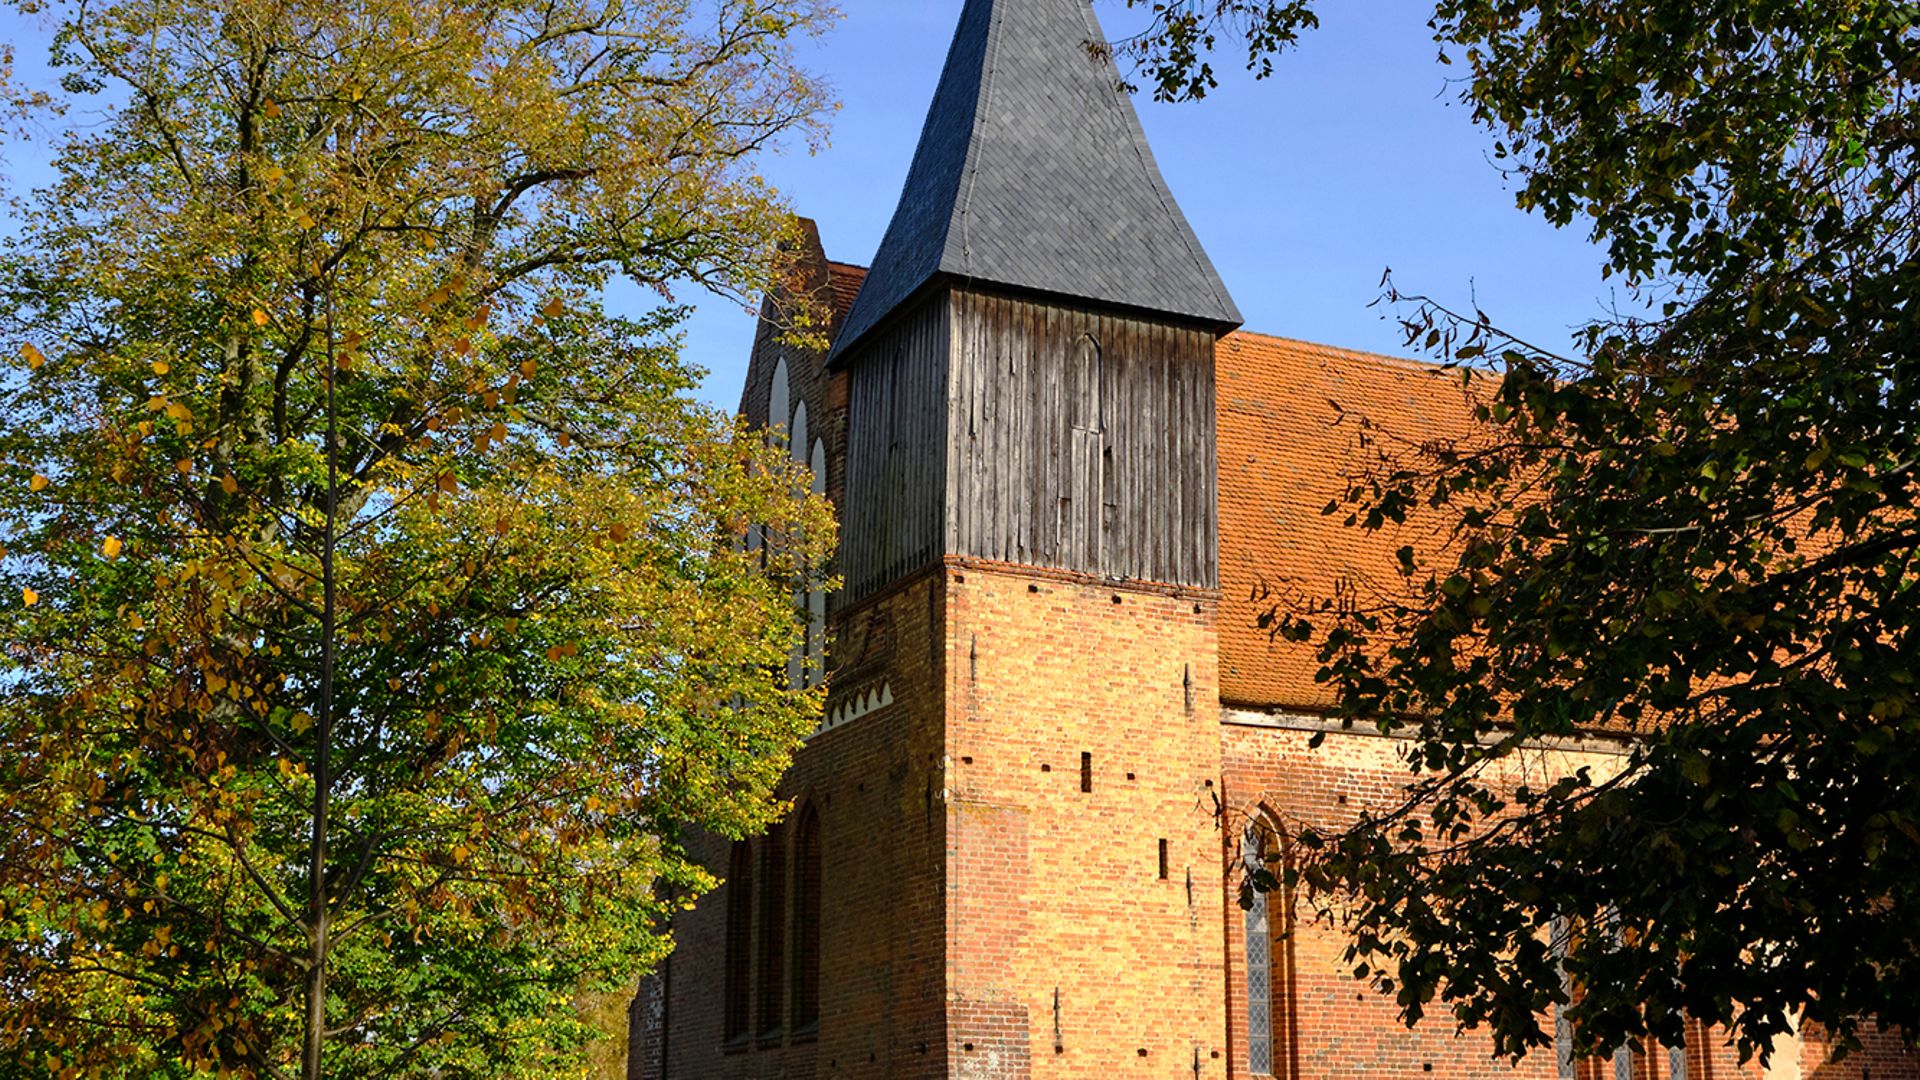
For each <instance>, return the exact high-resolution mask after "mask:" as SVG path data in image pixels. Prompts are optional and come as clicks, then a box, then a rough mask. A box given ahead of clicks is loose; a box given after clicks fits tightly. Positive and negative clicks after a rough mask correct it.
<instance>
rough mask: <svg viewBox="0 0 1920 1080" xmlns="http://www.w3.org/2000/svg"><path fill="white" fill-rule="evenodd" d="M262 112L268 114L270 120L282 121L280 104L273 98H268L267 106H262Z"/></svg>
mask: <svg viewBox="0 0 1920 1080" xmlns="http://www.w3.org/2000/svg"><path fill="white" fill-rule="evenodd" d="M260 111H261V112H263V113H266V114H267V119H269V120H278V119H280V103H279V102H277V101H275V100H273V99H272V98H268V99H267V101H266V104H264V105H262V106H260Z"/></svg>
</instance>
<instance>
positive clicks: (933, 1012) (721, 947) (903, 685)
mask: <svg viewBox="0 0 1920 1080" xmlns="http://www.w3.org/2000/svg"><path fill="white" fill-rule="evenodd" d="M941 584H942V581H941V576H940V575H939V574H938V573H937V572H935V573H929V574H923V575H920V576H919V577H918V578H915V579H910V580H909V581H907V582H904V583H903V584H902V585H900V586H899V587H897V588H895V589H893V590H891V591H889V592H887V593H885V594H882V595H880V596H877V597H875V598H873V600H872V601H870V602H869V603H867V604H864V605H862V606H861V607H860V608H859V609H857V610H854V611H851V612H848V613H847V614H846V615H845V616H844V618H843V619H842V620H841V627H842V629H841V644H842V645H843V646H844V648H845V650H846V652H848V653H849V654H851V655H850V656H848V658H847V660H846V662H845V670H844V671H842V673H841V676H840V678H839V680H838V681H837V682H836V684H835V686H836V688H835V691H834V696H833V698H832V699H831V701H830V707H831V706H834V705H837V704H838V703H839V701H840V699H841V698H842V697H843V696H846V695H852V694H860V693H864V692H865V691H867V690H868V689H869V688H877V687H878V686H880V685H882V684H884V685H887V686H889V687H890V688H891V691H892V696H893V704H892V705H890V706H887V707H884V708H881V709H878V710H877V711H875V712H873V713H871V714H869V715H866V716H863V717H861V718H860V719H858V720H854V721H851V722H849V723H847V724H845V725H843V726H841V727H839V728H836V729H834V730H830V731H823V732H821V733H820V734H818V735H816V736H814V737H813V739H812V740H811V741H810V742H809V744H808V745H807V746H806V747H805V748H803V749H802V750H801V751H800V753H799V755H798V756H797V757H796V759H795V762H794V767H793V769H792V771H791V772H790V773H789V774H788V776H787V778H786V780H785V781H784V782H783V784H782V787H781V793H782V795H783V796H784V797H786V798H788V799H792V800H794V801H795V805H796V807H797V806H799V805H800V804H802V803H811V805H812V806H814V807H815V808H816V810H817V812H818V813H819V815H820V827H821V871H822V873H821V898H820V899H821V909H822V916H821V940H820V945H821V975H820V1023H819V1027H818V1031H817V1033H814V1034H805V1033H801V1034H796V1033H794V1032H793V1031H792V1030H791V1027H792V1025H791V1023H790V1022H789V1023H788V1024H787V1025H786V1027H787V1030H785V1031H783V1033H782V1034H781V1036H780V1037H779V1038H778V1039H776V1040H772V1041H769V1042H762V1041H761V1040H760V1039H758V1038H755V1039H753V1040H751V1041H750V1042H749V1043H748V1044H747V1045H746V1046H744V1047H733V1048H729V1047H726V1046H724V1045H723V1040H722V1037H721V1027H722V1001H721V992H722V987H723V984H724V979H723V978H722V965H723V964H724V962H725V961H724V957H725V941H724V936H725V921H726V920H725V913H726V904H727V897H726V886H725V885H722V886H721V887H720V888H719V889H717V890H715V891H714V892H713V893H711V894H709V895H708V896H706V897H704V898H702V899H701V901H700V902H699V903H698V905H697V906H696V907H695V908H694V909H693V910H692V911H689V912H686V913H684V914H683V915H682V916H680V917H679V918H678V919H676V920H675V923H674V937H675V943H676V946H677V947H676V950H675V952H674V954H673V956H672V958H671V959H670V960H669V961H668V970H667V972H666V973H665V974H664V975H663V976H660V977H656V979H654V980H652V981H651V982H650V986H649V988H647V989H646V990H643V993H642V1000H643V1005H642V1007H641V1008H640V1009H639V1010H638V1011H639V1012H641V1013H642V1015H643V1017H644V1014H645V1012H646V1009H647V1005H646V1004H645V1003H646V1002H648V1000H649V999H648V995H649V994H658V993H661V990H660V986H661V985H664V986H665V988H666V989H665V991H664V993H665V998H666V1000H665V1002H664V1012H665V1016H664V1037H665V1043H666V1046H665V1051H664V1053H665V1058H666V1068H665V1071H664V1075H665V1077H668V1078H671V1080H771V1078H776V1077H795V1078H797V1077H813V1076H823V1077H829V1076H830V1077H844V1078H848V1080H856V1078H872V1080H882V1078H886V1080H892V1078H903V1080H914V1078H933V1077H943V1076H945V1075H946V1058H945V1054H946V1038H945V1018H944V1010H943V1004H942V1000H943V988H944V982H943V980H944V974H945V972H944V966H943V956H944V955H945V949H944V927H943V924H942V920H943V917H944V908H943V901H942V886H943V882H942V880H941V866H942V857H941V852H942V851H943V849H944V845H945V843H946V817H945V814H944V813H943V812H942V811H941V807H940V802H939V796H940V786H941V784H942V782H943V780H942V773H941V750H942V747H941V743H940V730H941V724H940V718H941V715H942V708H943V703H942V685H943V684H942V680H941V672H940V667H941V664H942V662H943V655H942V649H941V647H940V642H939V640H937V639H936V638H935V637H934V636H933V632H934V630H935V629H936V628H937V627H938V626H939V625H940V604H941ZM781 831H782V832H783V833H785V834H786V836H787V838H788V839H789V840H790V839H791V838H792V834H793V829H791V828H788V829H784V830H781ZM763 842H764V839H761V840H756V841H755V844H756V845H758V844H760V843H763ZM727 849H728V842H727V841H725V840H722V839H718V838H711V839H708V840H706V841H703V843H702V845H701V848H700V851H701V854H702V855H703V857H704V859H705V860H706V861H705V865H707V866H709V867H711V868H713V869H714V871H715V873H717V874H718V873H724V870H725V865H726V855H727ZM758 854H759V853H758V851H757V850H756V862H757V856H758ZM786 862H787V867H788V873H789V874H791V872H792V870H793V867H794V863H795V860H794V859H793V858H792V857H791V853H789V857H788V859H787V860H786ZM786 894H787V899H788V904H789V905H791V902H792V897H793V895H794V888H793V885H792V883H791V882H789V883H788V886H787V889H786ZM756 914H757V913H756ZM763 929H764V928H763V920H760V919H758V918H756V925H755V928H754V932H755V935H756V943H757V942H758V940H759V935H760V934H761V933H762V932H763ZM795 937H796V936H795V935H794V934H792V933H791V932H789V933H787V934H785V938H786V941H785V948H786V950H787V952H788V954H789V956H788V960H787V965H786V966H785V968H784V970H785V971H786V972H790V971H791V965H792V956H791V953H792V950H793V946H794V941H795ZM756 950H757V944H756ZM753 978H754V980H755V983H754V986H753V996H754V998H755V999H756V1000H757V999H758V996H759V993H760V983H759V979H760V972H759V971H758V970H755V971H754V973H753ZM782 997H783V1000H784V1001H785V1007H786V1009H787V1010H788V1016H789V1019H790V1017H791V1009H792V1000H791V997H792V995H791V989H790V985H789V986H783V988H782ZM757 1026H758V1024H757V1018H756V1027H757ZM635 1042H636V1044H637V1050H636V1053H635V1054H634V1055H633V1056H634V1072H633V1074H632V1075H634V1076H636V1077H640V1078H644V1080H657V1078H659V1077H661V1075H662V1072H661V1068H660V1061H661V1056H662V1052H661V1049H660V1046H659V1042H660V1034H659V1033H657V1032H642V1033H641V1034H639V1035H638V1036H636V1038H635Z"/></svg>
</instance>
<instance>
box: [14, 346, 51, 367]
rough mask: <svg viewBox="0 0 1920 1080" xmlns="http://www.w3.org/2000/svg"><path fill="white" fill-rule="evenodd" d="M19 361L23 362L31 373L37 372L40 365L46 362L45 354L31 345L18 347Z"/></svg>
mask: <svg viewBox="0 0 1920 1080" xmlns="http://www.w3.org/2000/svg"><path fill="white" fill-rule="evenodd" d="M20 359H22V360H25V361H26V362H27V367H28V368H29V369H30V370H33V371H39V370H40V365H42V364H44V363H46V362H47V356H46V354H45V353H43V352H41V351H40V350H39V349H36V348H34V347H33V346H32V345H22V346H20Z"/></svg>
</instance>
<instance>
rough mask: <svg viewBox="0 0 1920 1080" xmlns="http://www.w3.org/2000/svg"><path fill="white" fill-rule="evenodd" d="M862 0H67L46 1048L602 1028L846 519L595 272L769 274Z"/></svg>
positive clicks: (6, 768) (724, 827)
mask: <svg viewBox="0 0 1920 1080" xmlns="http://www.w3.org/2000/svg"><path fill="white" fill-rule="evenodd" d="M824 14H825V13H824V12H823V11H822V10H820V9H819V8H817V7H816V6H815V5H814V4H813V3H811V2H810V0H714V2H711V3H692V4H690V3H682V2H679V0H642V2H636V3H624V4H623V3H599V2H595V0H562V2H560V3H539V4H522V3H513V2H507V3H488V4H472V3H467V2H465V0H445V2H441V0H429V2H408V3H396V4H388V3H366V2H360V0H345V2H342V0H258V2H256V0H238V2H232V3H222V4H204V3H201V2H199V0H123V2H119V3H111V4H87V5H75V6H72V7H68V8H63V9H59V10H58V12H57V15H58V17H59V19H60V20H61V21H60V24H59V25H60V30H59V33H58V37H57V45H56V55H55V60H56V61H57V63H58V64H59V65H61V66H62V67H63V68H64V70H65V72H66V79H65V88H66V90H67V91H68V92H69V93H78V94H82V95H94V96H93V97H92V98H91V100H92V101H94V102H101V101H104V102H106V103H107V105H108V107H107V109H106V112H105V119H104V122H102V123H100V124H98V125H89V126H81V125H74V126H72V127H71V128H70V129H69V131H68V133H67V134H66V135H65V136H64V141H63V142H62V143H61V144H60V146H59V148H58V157H57V162H56V164H57V166H58V169H59V177H58V180H57V182H56V183H55V184H54V185H53V186H52V187H51V188H50V189H48V190H46V191H42V192H39V193H37V194H36V196H35V197H34V199H33V202H32V210H31V216H30V217H27V218H26V219H25V220H24V221H23V222H22V227H21V230H20V232H19V234H18V235H17V236H16V237H14V238H13V239H11V240H10V241H8V242H7V243H6V246H5V248H4V251H0V290H3V291H4V297H5V298H4V302H3V303H0V326H3V327H4V328H3V329H0V334H4V336H5V337H6V338H8V339H9V340H10V344H9V345H8V355H9V357H11V358H15V364H14V366H13V368H12V370H11V371H10V373H9V374H8V375H7V376H6V377H5V381H4V383H0V397H3V398H4V400H0V490H5V491H7V492H8V494H7V496H6V497H5V498H4V499H0V544H4V561H0V579H4V600H0V640H3V641H4V644H5V651H4V655H3V656H0V687H3V688H4V694H3V696H0V998H4V1000H5V1002H6V1004H5V1006H4V1008H0V1060H4V1061H5V1064H4V1065H0V1071H5V1070H8V1069H11V1070H13V1072H10V1073H8V1074H9V1075H13V1074H18V1075H25V1076H32V1075H46V1076H62V1077H65V1076H79V1075H86V1076H138V1077H149V1076H155V1077H159V1076H177V1077H194V1076H202V1075H209V1076H210V1075H216V1074H217V1075H219V1076H223V1077H224V1076H245V1077H250V1076H281V1075H292V1074H294V1073H296V1072H302V1073H304V1075H306V1076H308V1077H309V1078H314V1077H318V1076H320V1075H326V1076H339V1077H347V1076H351V1077H356V1078H361V1077H380V1076H403V1075H404V1076H415V1075H429V1074H431V1075H436V1076H441V1077H448V1078H452V1077H501V1076H514V1077H537V1076H547V1075H553V1076H563V1075H577V1074H578V1070H579V1068H580V1065H579V1062H580V1054H581V1049H582V1046H583V1045H584V1044H585V1043H586V1042H587V1041H588V1040H590V1039H593V1038H598V1037H602V1034H603V1033H601V1032H598V1031H596V1030H595V1029H594V1028H593V1027H592V1026H591V1025H590V1024H589V1023H588V1022H587V1020H586V1019H585V1018H584V1017H583V1016H582V1014H580V1013H578V1012H576V1011H575V1009H574V1008H573V1007H572V1002H573V1001H574V1000H575V999H576V996H577V995H582V994H592V993H595V992H615V991H623V990H628V991H630V988H631V987H632V986H633V984H634V980H635V979H636V977H637V975H638V974H639V972H641V971H642V970H644V969H645V968H646V967H647V966H648V965H650V964H653V963H654V962H656V961H657V960H658V959H659V958H660V957H661V956H662V955H663V954H664V951H665V950H666V948H667V947H668V942H667V940H666V938H665V936H664V934H663V933H662V930H661V925H662V924H661V917H662V915H663V914H665V912H666V910H667V908H668V906H669V904H668V902H667V901H666V900H663V899H661V898H662V897H665V896H667V895H670V894H671V895H674V896H678V897H685V896H688V895H692V894H693V893H695V892H697V891H698V890H700V889H701V888H703V887H705V886H709V885H711V884H712V882H711V881H710V879H708V878H707V877H706V876H705V875H704V874H703V873H702V872H701V871H700V870H699V869H698V868H697V867H696V866H694V865H693V864H692V863H691V862H690V861H689V860H688V859H687V858H686V856H685V855H684V854H683V852H682V851H681V849H680V847H679V845H678V837H679V835H680V834H681V831H682V830H683V829H685V828H687V827H689V826H693V825H697V826H700V827H703V828H707V829H712V830H715V831H718V832H720V833H723V834H730V835H739V834H742V833H744V832H747V831H749V830H752V829H755V828H757V827H758V826H760V825H762V824H763V823H764V822H765V821H767V820H768V819H769V817H770V816H771V815H772V814H773V813H774V812H775V809H776V807H775V806H774V805H773V803H772V800H771V798H770V794H771V790H772V786H773V783H774V781H775V780H776V778H777V777H778V776H779V774H780V773H781V771H782V770H783V768H784V765H785V763H786V761H787V759H788V756H789V755H790V753H791V752H792V750H793V749H794V748H795V747H796V746H797V744H798V740H799V738H800V737H801V736H802V735H803V734H804V733H805V732H806V731H807V730H809V729H810V728H811V726H812V723H813V720H814V718H815V715H816V712H817V708H818V706H819V702H818V700H817V692H811V691H800V690H794V689H791V688H789V687H788V686H787V684H786V680H785V678H784V673H783V663H784V660H785V658H786V656H787V654H788V652H789V650H790V648H791V647H792V646H793V644H794V643H795V642H796V641H797V640H798V635H799V634H800V633H801V632H802V628H803V623H802V619H803V616H802V615H800V614H798V613H796V612H795V610H794V608H793V604H792V599H791V598H792V596H793V595H794V593H795V591H796V590H797V589H799V588H802V587H806V586H808V585H815V586H817V585H818V584H819V583H820V582H819V579H820V573H819V570H818V569H817V568H818V567H819V566H821V565H823V564H824V555H825V553H826V552H827V551H828V550H829V548H830V544H831V540H832V531H833V529H832V523H831V520H830V518H829V516H828V514H827V509H826V507H825V506H824V504H823V503H822V502H821V501H820V500H817V499H810V498H808V497H807V496H806V494H805V492H806V490H807V488H806V484H805V483H804V478H803V477H799V476H796V475H794V473H793V466H792V464H791V463H790V462H788V461H787V460H786V459H785V456H784V455H782V454H780V453H778V452H776V451H772V450H769V449H768V448H766V447H764V446H763V445H762V444H761V441H760V440H759V439H758V438H756V437H751V436H748V435H747V434H746V433H745V432H744V431H741V430H737V429H736V428H735V427H734V425H733V422H732V421H730V420H728V419H726V418H724V417H722V416H719V415H717V414H714V413H712V412H709V411H707V410H705V409H703V408H700V407H697V406H695V405H694V404H692V403H691V402H690V400H689V398H688V396H687V392H688V391H689V389H690V388H691V386H692V384H693V379H694V377H695V373H694V372H692V371H691V370H689V369H688V368H687V367H686V366H685V365H684V364H683V363H681V362H680V360H679V359H678V358H677V345H678V341H677V338H676V336H675V332H674V327H675V324H676V323H677V322H678V320H679V319H680V318H681V316H682V311H681V309H679V308H676V307H674V306H672V305H671V302H670V299H669V302H668V303H665V304H663V305H661V306H659V307H658V308H656V309H655V310H653V311H651V312H649V313H645V314H640V315H633V316H618V315H614V314H611V313H609V312H608V311H607V310H605V309H604V308H603V307H602V306H601V304H600V302H599V300H598V297H599V296H600V295H601V293H602V291H603V289H604V287H605V286H606V285H607V284H608V283H609V282H610V281H611V280H613V279H614V278H615V277H626V278H628V279H631V280H633V281H637V282H639V283H641V284H642V285H644V286H648V287H652V288H654V289H656V290H658V291H659V292H660V293H661V294H662V295H663V296H666V295H667V290H668V289H669V287H671V286H673V285H675V284H676V283H683V282H692V283H695V284H697V285H699V286H704V287H707V288H710V289H714V290H718V291H720V292H722V293H724V294H727V295H734V296H746V295H751V294H753V293H756V292H758V291H760V290H762V289H764V288H765V287H767V285H768V284H769V282H770V276H771V275H772V274H774V273H775V272H776V270H777V260H776V258H775V252H776V245H777V244H778V242H779V241H780V240H781V238H782V237H783V236H784V234H785V231H786V230H787V229H788V228H789V225H790V218H789V217H788V215H787V214H786V213H785V212H784V210H783V209H782V207H781V205H780V203H779V201H778V200H777V198H776V197H775V195H774V193H773V192H771V191H770V190H768V189H767V187H766V186H765V185H764V184H763V183H762V182H761V180H760V179H759V178H758V177H757V175H756V174H755V173H754V172H753V160H754V157H755V155H756V154H758V153H759V152H760V151H761V150H762V149H763V148H764V147H766V146H768V145H770V144H771V143H773V142H775V141H777V140H780V139H783V138H786V137H789V136H792V135H800V136H803V137H805V136H809V135H810V134H812V133H814V131H815V128H814V117H815V115H816V114H817V112H818V110H819V108H820V106H821V104H822V98H821V92H820V89H819V88H818V87H817V86H816V85H815V84H814V83H813V82H812V81H810V80H809V79H808V78H807V77H806V76H805V75H804V74H803V73H801V72H800V71H798V70H797V69H796V68H795V67H794V66H793V63H792V60H791V56H790V51H789V49H790V41H791V39H792V37H793V36H794V35H796V34H799V33H804V32H808V31H809V30H810V29H812V28H814V27H816V26H817V25H819V23H820V20H821V19H822V18H824ZM14 89H15V90H16V91H18V94H19V95H20V96H19V97H17V98H16V100H17V101H19V102H20V103H23V104H31V103H32V102H31V101H29V100H28V99H27V98H26V96H25V95H26V90H25V89H24V88H14ZM749 524H758V525H760V526H763V527H766V528H769V529H772V530H774V531H775V532H776V533H777V534H778V535H781V536H783V537H784V538H785V542H784V543H783V544H782V545H780V546H779V547H778V548H777V549H774V550H770V551H767V552H760V553H752V554H749V553H747V552H744V551H743V550H740V545H739V544H737V543H736V540H735V538H736V537H738V536H740V535H742V534H744V532H745V531H746V529H747V528H748V526H749ZM329 682H330V684H331V692H330V693H328V692H327V689H326V687H327V684H328V683H329ZM329 702H330V704H331V708H330V709H329V708H328V707H327V705H328V704H329ZM322 795H324V797H318V796H322ZM316 823H320V824H324V825H325V826H326V828H325V830H323V831H321V832H320V834H319V837H318V839H316ZM316 970H317V971H320V972H323V973H324V976H325V979H324V982H323V983H322V984H321V985H322V988H323V990H324V993H323V995H321V997H320V999H319V1000H321V1001H322V1002H323V1004H324V1014H323V1017H324V1023H323V1026H324V1032H323V1034H324V1036H325V1038H324V1059H323V1061H321V1062H319V1063H318V1067H317V1068H316V1063H313V1062H304V1061H303V1060H302V1054H303V1050H304V1048H305V1046H306V1043H307V1033H308V1031H309V1029H311V1028H313V1027H314V1025H313V1024H311V1022H310V1021H309V1020H308V1017H307V1003H306V1000H305V998H306V995H307V993H308V991H309V990H310V989H311V988H312V987H313V986H314V984H315V973H316ZM303 1066H304V1067H303Z"/></svg>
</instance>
